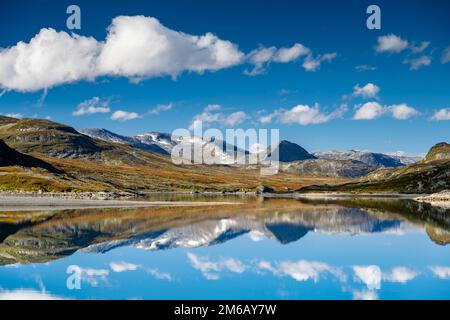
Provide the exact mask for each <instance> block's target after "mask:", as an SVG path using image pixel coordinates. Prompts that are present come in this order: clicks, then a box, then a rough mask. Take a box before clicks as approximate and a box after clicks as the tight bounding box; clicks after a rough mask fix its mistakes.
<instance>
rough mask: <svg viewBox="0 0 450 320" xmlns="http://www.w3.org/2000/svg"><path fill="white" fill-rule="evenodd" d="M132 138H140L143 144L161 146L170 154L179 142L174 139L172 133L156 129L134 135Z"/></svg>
mask: <svg viewBox="0 0 450 320" xmlns="http://www.w3.org/2000/svg"><path fill="white" fill-rule="evenodd" d="M132 138H133V139H136V140H138V141H139V142H141V143H143V144H154V145H158V146H159V147H160V148H162V149H164V150H165V151H166V152H167V153H169V154H170V153H171V152H172V149H173V147H174V146H176V145H177V143H178V141H172V135H171V134H169V133H161V132H155V131H153V132H146V133H143V134H137V135H135V136H132Z"/></svg>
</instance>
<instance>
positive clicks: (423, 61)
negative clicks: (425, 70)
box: [403, 56, 431, 70]
mask: <svg viewBox="0 0 450 320" xmlns="http://www.w3.org/2000/svg"><path fill="white" fill-rule="evenodd" d="M403 63H404V64H409V70H419V69H420V68H421V67H425V66H429V65H430V64H431V57H430V56H421V57H418V58H414V59H405V60H403Z"/></svg>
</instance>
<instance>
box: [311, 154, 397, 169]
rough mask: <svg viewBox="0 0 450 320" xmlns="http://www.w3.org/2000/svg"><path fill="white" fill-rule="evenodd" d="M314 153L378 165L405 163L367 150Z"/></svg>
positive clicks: (391, 165)
mask: <svg viewBox="0 0 450 320" xmlns="http://www.w3.org/2000/svg"><path fill="white" fill-rule="evenodd" d="M313 155H314V156H316V157H317V158H321V159H335V160H356V161H360V162H363V163H366V164H369V165H373V166H377V167H401V166H404V165H405V164H404V163H403V162H402V161H400V160H399V159H398V158H396V157H393V156H389V155H386V154H382V153H375V152H367V151H356V150H345V151H337V150H332V151H319V152H313Z"/></svg>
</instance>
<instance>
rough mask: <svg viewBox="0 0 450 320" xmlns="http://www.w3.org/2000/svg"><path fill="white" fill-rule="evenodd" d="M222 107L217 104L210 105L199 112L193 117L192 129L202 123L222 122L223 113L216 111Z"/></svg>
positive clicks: (190, 127)
mask: <svg viewBox="0 0 450 320" xmlns="http://www.w3.org/2000/svg"><path fill="white" fill-rule="evenodd" d="M221 108H222V107H221V106H220V105H217V104H213V105H208V106H206V107H205V108H204V109H203V112H202V113H201V114H198V115H196V116H194V117H193V118H192V121H191V125H190V126H189V129H190V130H194V129H195V128H198V127H199V126H200V125H203V124H209V123H214V122H220V121H221V120H223V114H222V113H220V112H214V111H218V110H220V109H221Z"/></svg>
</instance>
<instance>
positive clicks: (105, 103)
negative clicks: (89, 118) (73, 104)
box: [72, 97, 111, 116]
mask: <svg viewBox="0 0 450 320" xmlns="http://www.w3.org/2000/svg"><path fill="white" fill-rule="evenodd" d="M108 112H111V109H110V108H109V99H101V98H99V97H93V98H91V99H89V100H86V101H83V102H81V103H80V104H79V105H78V106H77V108H76V110H75V111H74V112H72V114H73V115H74V116H83V115H88V114H95V113H108Z"/></svg>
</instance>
